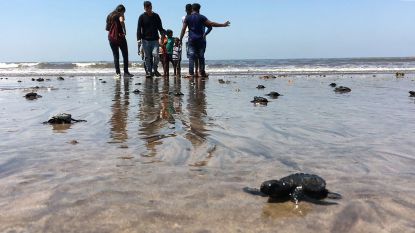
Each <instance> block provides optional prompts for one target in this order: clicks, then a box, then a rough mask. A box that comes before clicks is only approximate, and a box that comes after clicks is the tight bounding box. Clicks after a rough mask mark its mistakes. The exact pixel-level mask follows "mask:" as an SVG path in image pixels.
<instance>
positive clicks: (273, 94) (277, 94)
mask: <svg viewBox="0 0 415 233" xmlns="http://www.w3.org/2000/svg"><path fill="white" fill-rule="evenodd" d="M266 96H269V97H271V98H278V96H281V94H280V93H278V92H276V91H271V92H270V93H268V94H266Z"/></svg>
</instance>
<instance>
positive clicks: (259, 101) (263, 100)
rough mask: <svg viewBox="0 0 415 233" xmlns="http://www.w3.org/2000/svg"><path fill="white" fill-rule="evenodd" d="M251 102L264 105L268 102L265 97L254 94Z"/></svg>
mask: <svg viewBox="0 0 415 233" xmlns="http://www.w3.org/2000/svg"><path fill="white" fill-rule="evenodd" d="M251 103H254V104H264V105H266V104H267V103H268V100H267V98H264V97H259V96H255V97H254V100H252V101H251Z"/></svg>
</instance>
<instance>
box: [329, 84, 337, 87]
mask: <svg viewBox="0 0 415 233" xmlns="http://www.w3.org/2000/svg"><path fill="white" fill-rule="evenodd" d="M329 86H331V87H336V86H337V84H336V83H330V85H329Z"/></svg>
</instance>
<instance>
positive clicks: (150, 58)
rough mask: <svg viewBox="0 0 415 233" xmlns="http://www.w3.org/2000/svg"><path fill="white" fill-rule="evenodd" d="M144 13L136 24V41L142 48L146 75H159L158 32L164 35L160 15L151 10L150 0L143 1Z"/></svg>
mask: <svg viewBox="0 0 415 233" xmlns="http://www.w3.org/2000/svg"><path fill="white" fill-rule="evenodd" d="M144 11H145V12H144V13H143V14H141V15H140V17H139V18H138V25H137V42H138V46H139V47H140V46H141V45H142V46H143V48H144V57H145V59H146V77H153V76H154V75H155V76H157V77H160V76H161V75H160V73H159V72H158V71H157V66H158V63H159V39H160V36H159V32H160V34H162V35H164V34H165V32H164V29H163V25H162V23H161V19H160V16H159V15H158V14H157V13H155V12H153V6H152V4H151V2H150V1H145V2H144Z"/></svg>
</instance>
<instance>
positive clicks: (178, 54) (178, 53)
mask: <svg viewBox="0 0 415 233" xmlns="http://www.w3.org/2000/svg"><path fill="white" fill-rule="evenodd" d="M172 60H173V69H174V76H176V75H178V76H180V73H181V66H180V62H181V61H182V47H181V46H180V40H179V38H175V39H174V47H173V56H172Z"/></svg>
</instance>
